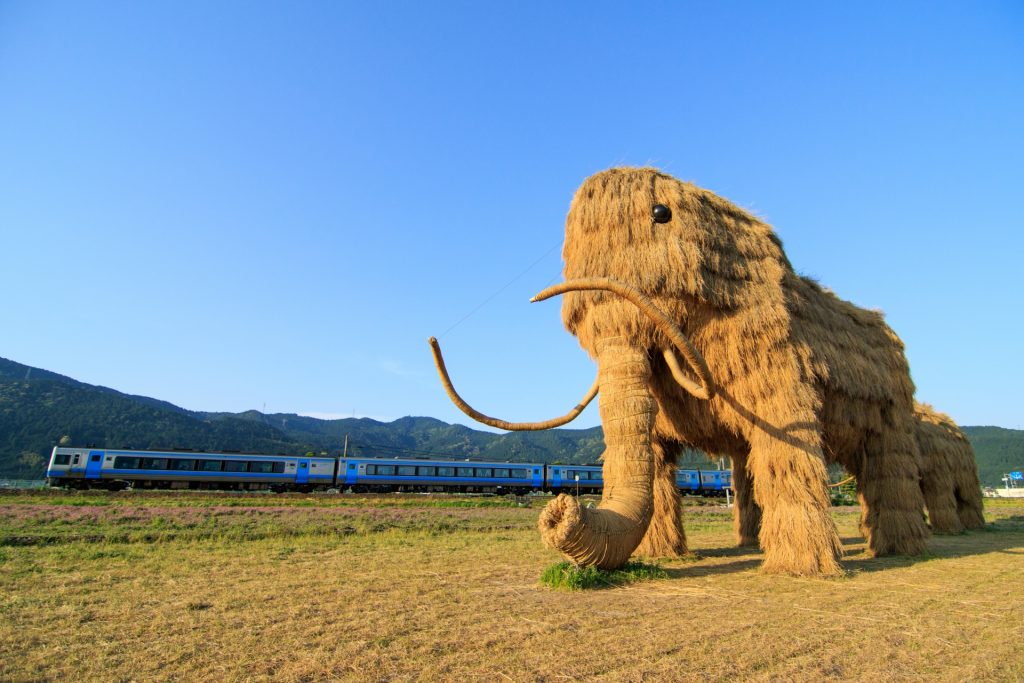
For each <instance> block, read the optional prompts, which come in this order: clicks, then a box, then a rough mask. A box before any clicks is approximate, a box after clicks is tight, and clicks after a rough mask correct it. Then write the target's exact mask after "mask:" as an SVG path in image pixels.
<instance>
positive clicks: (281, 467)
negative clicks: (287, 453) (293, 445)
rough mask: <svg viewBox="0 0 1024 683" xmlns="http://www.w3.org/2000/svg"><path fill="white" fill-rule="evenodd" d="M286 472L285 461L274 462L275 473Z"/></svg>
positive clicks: (350, 466) (350, 467)
mask: <svg viewBox="0 0 1024 683" xmlns="http://www.w3.org/2000/svg"><path fill="white" fill-rule="evenodd" d="M349 469H352V465H349ZM282 472H284V463H283V462H274V474H281V473H282Z"/></svg>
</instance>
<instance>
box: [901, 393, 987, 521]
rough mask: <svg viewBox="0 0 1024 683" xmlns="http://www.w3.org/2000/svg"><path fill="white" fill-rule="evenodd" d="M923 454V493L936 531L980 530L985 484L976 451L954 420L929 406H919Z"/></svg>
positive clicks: (918, 429)
mask: <svg viewBox="0 0 1024 683" xmlns="http://www.w3.org/2000/svg"><path fill="white" fill-rule="evenodd" d="M914 416H915V417H916V418H917V425H916V426H917V429H916V433H917V443H918V445H919V447H920V450H921V491H922V493H923V494H924V500H925V504H926V505H927V506H928V521H929V522H931V526H932V530H933V531H936V532H940V533H956V532H959V531H963V530H964V529H980V528H981V527H983V526H984V525H985V518H984V516H983V514H982V500H981V482H980V481H979V480H978V469H977V465H976V463H975V460H974V449H972V448H971V444H970V442H969V441H968V440H967V437H966V436H964V433H963V432H962V431H960V428H959V427H957V425H956V423H955V422H953V419H952V418H950V417H949V416H948V415H946V414H945V413H940V412H938V411H937V410H935V409H934V408H932V407H931V406H930V405H928V404H926V403H925V404H915V406H914Z"/></svg>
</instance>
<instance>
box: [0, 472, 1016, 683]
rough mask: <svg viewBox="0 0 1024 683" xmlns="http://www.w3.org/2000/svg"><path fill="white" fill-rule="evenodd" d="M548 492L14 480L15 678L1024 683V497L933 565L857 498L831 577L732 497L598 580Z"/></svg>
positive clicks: (1, 503) (6, 601) (10, 633)
mask: <svg viewBox="0 0 1024 683" xmlns="http://www.w3.org/2000/svg"><path fill="white" fill-rule="evenodd" d="M446 501H447V503H446ZM540 507H541V506H540V505H535V506H533V507H531V508H527V507H519V506H516V505H514V504H509V503H507V502H502V501H497V500H495V499H472V498H455V499H452V498H448V499H445V498H442V497H423V496H377V497H352V496H331V495H314V496H259V495H230V494H229V495H223V494H220V495H205V494H204V495H196V494H188V493H177V494H161V493H134V494H133V493H126V494H103V495H97V494H86V495H76V494H60V495H55V494H54V493H52V492H39V493H38V494H24V493H23V494H18V495H7V496H0V587H2V591H0V680H5V681H7V680H9V681H58V680H78V681H88V680H97V681H100V680H102V681H110V680H115V681H133V680H138V681H145V680H172V681H174V680H177V681H204V680H205V681H250V680H252V681H270V680H273V681H322V680H352V681H357V680H358V681H363V680H393V681H403V680H512V681H560V680H579V679H586V680H606V681H632V680H683V681H685V680H711V681H716V680H797V681H800V680H807V681H811V680H814V681H817V680H910V679H914V680H920V679H925V680H941V681H962V680H1015V679H1020V678H1022V677H1024V669H1022V668H1021V667H1022V665H1020V664H1019V659H1018V658H1017V653H1018V651H1019V646H1020V643H1021V642H1022V639H1024V617H1022V614H1024V612H1022V609H1021V606H1020V597H1019V586H1020V584H1019V577H1020V576H1021V575H1022V570H1024V501H1021V502H1016V501H992V500H988V501H986V516H987V518H988V521H989V525H988V528H987V529H986V530H983V531H977V532H972V533H968V534H963V535H957V536H937V537H934V538H933V539H932V541H931V542H930V546H929V547H930V551H929V554H928V555H927V556H925V557H924V558H917V559H907V558H879V559H872V558H868V557H867V556H866V554H865V547H864V541H863V538H861V537H860V535H859V533H858V532H857V514H858V513H857V510H856V509H855V508H837V509H834V510H833V514H834V516H835V519H836V521H837V524H838V526H839V529H840V533H841V535H842V537H843V542H844V546H845V550H846V555H845V558H844V561H843V565H844V568H845V569H846V574H845V576H843V577H841V578H838V579H830V580H824V579H802V578H793V577H787V576H777V575H766V574H763V573H761V572H760V571H759V570H758V566H759V564H760V557H761V556H760V553H759V552H758V551H757V550H754V549H748V548H735V547H734V546H733V545H732V535H731V521H730V512H729V511H728V510H726V509H725V508H724V507H715V506H701V507H688V508H687V509H686V515H687V519H686V521H687V531H688V533H689V539H690V544H691V547H692V548H693V550H694V551H695V554H694V556H693V557H689V558H684V559H681V560H672V561H664V562H660V563H658V564H657V566H656V568H657V571H656V572H654V574H656V575H659V576H661V578H658V579H657V580H640V581H634V582H632V583H625V584H623V585H622V586H620V587H607V588H606V589H603V590H577V591H563V590H552V589H551V588H549V587H547V586H544V585H542V584H541V582H540V580H539V577H540V575H541V572H542V571H543V570H544V569H545V568H546V567H550V566H551V565H553V563H556V562H558V560H560V558H559V557H558V556H557V555H556V554H555V553H553V552H552V551H549V550H546V549H544V548H542V547H541V544H540V543H539V541H538V539H537V535H536V530H535V524H536V518H537V514H538V512H539V509H540ZM641 566H647V567H650V566H651V565H641ZM662 573H663V575H662ZM634 578H640V579H644V578H645V577H643V576H640V577H634ZM648 578H649V577H648Z"/></svg>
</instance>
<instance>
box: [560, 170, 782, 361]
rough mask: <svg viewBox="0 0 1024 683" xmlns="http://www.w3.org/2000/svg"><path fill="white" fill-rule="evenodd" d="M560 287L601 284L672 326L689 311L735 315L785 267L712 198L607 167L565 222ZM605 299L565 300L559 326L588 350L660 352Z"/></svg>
mask: <svg viewBox="0 0 1024 683" xmlns="http://www.w3.org/2000/svg"><path fill="white" fill-rule="evenodd" d="M562 256H563V259H564V260H565V270H564V277H565V280H566V281H573V280H578V279H584V278H595V277H599V278H610V279H613V280H616V281H617V282H620V283H622V284H623V285H626V286H629V287H632V288H634V289H636V290H638V291H639V292H642V293H643V294H644V295H645V296H647V297H648V298H649V299H651V300H652V302H654V303H655V304H656V305H657V306H658V308H659V309H660V310H662V311H663V312H664V313H666V314H667V315H668V316H669V317H670V318H671V319H672V320H673V321H675V322H677V323H682V322H683V321H685V320H686V319H687V318H688V316H689V315H690V314H691V313H692V311H691V310H690V309H692V308H693V307H695V306H701V305H704V306H709V307H711V308H713V309H715V310H718V311H729V310H734V309H737V308H740V307H742V306H744V305H746V304H748V303H750V302H751V301H752V299H753V298H754V297H757V296H763V295H764V289H765V288H764V287H760V286H759V285H761V284H764V283H766V282H768V281H774V282H778V281H779V279H780V278H781V277H782V275H783V272H784V270H785V269H786V268H787V267H788V266H789V264H788V262H787V261H786V257H785V255H784V254H783V252H782V244H781V242H780V241H779V239H778V238H777V237H776V236H775V233H774V232H773V231H772V230H771V228H770V227H769V226H767V225H766V224H764V223H762V222H761V221H759V220H758V219H756V218H755V217H753V216H751V215H750V214H748V213H747V212H745V211H743V210H742V209H740V208H738V207H737V206H735V205H734V204H732V203H730V202H728V201H726V200H725V199H722V198H721V197H719V196H718V195H716V194H714V193H712V192H709V191H707V190H704V189H702V188H699V187H697V186H696V185H693V184H691V183H686V182H683V181H680V180H677V179H676V178H673V177H672V176H669V175H666V174H664V173H661V172H659V171H658V170H657V169H653V168H612V169H609V170H607V171H602V172H600V173H597V174H595V175H593V176H591V177H589V178H587V179H586V180H585V181H584V182H583V184H582V185H581V186H580V188H579V189H578V190H577V191H576V194H575V196H574V197H573V200H572V204H571V206H570V208H569V215H568V217H567V219H566V224H565V245H564V247H563V250H562ZM620 304H621V302H619V301H616V300H615V299H614V298H613V297H611V296H610V295H608V294H605V293H603V292H602V293H591V292H586V293H574V294H569V295H567V296H566V297H565V299H564V301H563V303H562V320H563V322H564V323H565V326H566V328H567V329H568V330H569V331H570V332H571V333H573V334H574V335H576V336H577V337H578V338H579V340H580V343H581V344H582V345H583V346H584V347H585V348H587V349H588V350H591V353H593V351H592V349H593V348H594V344H596V342H597V341H598V340H599V339H601V338H603V337H606V336H609V335H613V334H622V335H625V336H627V337H629V338H630V339H631V340H632V342H633V343H634V344H639V345H641V346H645V347H647V348H649V349H656V348H658V347H661V346H664V344H665V341H666V340H665V339H664V337H663V335H661V333H660V331H659V330H657V329H655V328H653V327H652V326H651V325H650V324H649V322H648V321H646V320H644V319H642V318H640V317H639V316H638V315H637V313H638V311H636V310H635V309H629V308H626V307H623V306H621V305H620Z"/></svg>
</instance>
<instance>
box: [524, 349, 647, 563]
mask: <svg viewBox="0 0 1024 683" xmlns="http://www.w3.org/2000/svg"><path fill="white" fill-rule="evenodd" d="M597 363H598V380H599V382H600V387H601V399H600V406H601V425H602V427H603V428H604V442H605V452H604V493H603V494H602V496H601V504H600V505H599V506H598V507H597V508H596V509H593V508H586V507H582V506H581V505H580V504H579V502H578V501H577V500H576V499H574V498H573V497H571V496H568V495H565V494H562V495H560V496H558V497H557V498H555V499H554V500H553V501H551V502H550V503H548V505H547V507H545V508H544V510H543V512H541V515H540V519H538V520H537V526H538V528H539V529H540V533H541V539H542V540H543V541H544V543H545V544H546V545H547V546H549V547H551V548H554V549H555V550H559V551H561V552H562V553H563V554H564V555H565V556H566V557H568V558H569V559H570V560H572V561H573V562H575V563H576V564H578V565H584V566H587V565H594V566H596V567H598V568H599V569H614V568H616V567H621V566H622V565H623V564H625V563H626V561H627V560H628V559H629V556H630V555H632V554H633V551H634V550H636V547H637V546H638V545H639V544H640V541H641V539H642V538H643V537H644V533H645V532H646V531H647V525H648V524H649V523H650V521H651V513H652V508H653V504H652V498H653V495H652V486H653V475H654V453H653V450H652V448H651V432H652V430H653V428H654V416H655V412H656V411H657V406H656V405H655V403H654V397H653V395H652V394H651V387H650V383H651V365H650V360H649V358H648V355H647V351H646V350H644V349H638V348H634V347H631V346H630V345H629V344H628V343H627V340H626V339H625V338H623V337H611V338H606V339H602V340H600V342H598V345H597Z"/></svg>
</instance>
